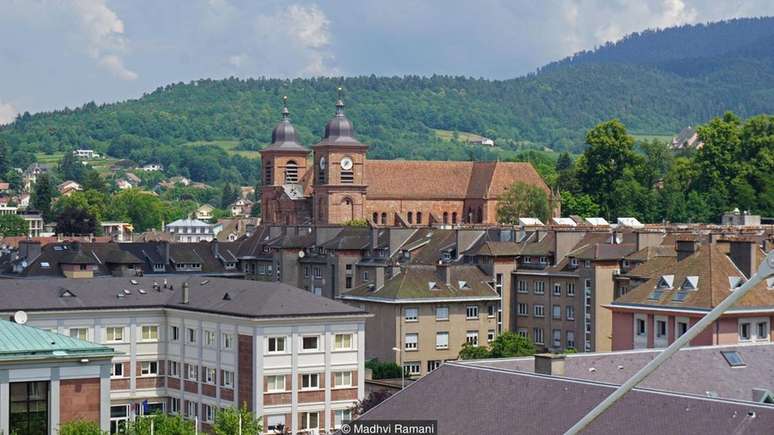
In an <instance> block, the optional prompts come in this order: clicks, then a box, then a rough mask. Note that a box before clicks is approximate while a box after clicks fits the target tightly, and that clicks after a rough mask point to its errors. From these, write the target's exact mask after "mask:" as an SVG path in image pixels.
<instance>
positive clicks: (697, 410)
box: [361, 363, 774, 435]
mask: <svg viewBox="0 0 774 435" xmlns="http://www.w3.org/2000/svg"><path fill="white" fill-rule="evenodd" d="M614 388H615V386H613V385H606V384H601V383H598V382H590V381H573V380H568V379H564V378H559V377H551V376H544V375H536V374H532V373H524V372H516V371H508V370H504V369H497V368H489V367H477V366H473V365H463V364H460V363H447V364H444V365H443V366H441V367H440V368H439V369H436V370H434V371H433V372H431V373H430V374H428V375H426V376H425V377H423V378H421V379H420V380H418V381H417V382H415V383H413V384H411V385H410V386H408V387H407V388H406V389H405V390H403V391H401V392H398V393H397V394H395V395H393V396H391V397H390V398H388V399H387V400H385V401H384V402H382V403H381V404H380V405H378V406H376V407H375V408H373V409H371V410H370V411H368V412H367V413H366V414H365V415H363V417H361V418H362V419H363V420H395V419H416V420H437V421H438V433H441V434H444V435H448V434H460V435H463V434H464V435H468V434H561V433H564V432H565V431H566V430H567V429H569V428H570V427H571V426H572V425H573V424H575V423H576V422H577V421H578V420H580V418H581V417H583V415H585V414H586V413H587V412H588V411H589V410H591V408H593V407H594V406H595V405H596V404H597V403H599V402H601V401H602V400H603V399H604V398H605V397H606V396H608V395H609V394H610V393H612V392H613V390H614ZM772 427H774V407H771V406H767V405H758V404H753V403H743V402H735V401H728V400H721V399H710V398H699V397H694V396H684V395H677V394H672V393H663V392H656V391H652V390H639V389H638V390H634V391H632V392H630V393H629V394H627V395H626V396H624V397H623V398H622V399H621V400H619V401H618V402H617V403H616V404H615V405H613V406H612V407H611V408H610V409H609V410H608V411H607V412H605V413H604V414H602V415H601V416H600V417H599V418H597V419H596V420H595V421H594V422H593V423H592V424H591V425H590V426H589V427H588V428H587V429H586V430H585V431H584V432H583V433H588V434H611V435H613V434H615V435H619V434H708V433H713V434H714V433H718V434H721V433H754V434H758V433H771V428H772Z"/></svg>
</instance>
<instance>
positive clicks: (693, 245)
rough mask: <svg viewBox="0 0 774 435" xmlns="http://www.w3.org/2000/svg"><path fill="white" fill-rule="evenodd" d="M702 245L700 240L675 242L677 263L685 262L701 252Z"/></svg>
mask: <svg viewBox="0 0 774 435" xmlns="http://www.w3.org/2000/svg"><path fill="white" fill-rule="evenodd" d="M700 245H701V244H700V243H699V241H698V240H678V241H677V242H675V251H677V261H683V260H684V259H685V258H687V257H690V256H691V255H693V254H694V253H696V252H697V251H698V250H699V246H700Z"/></svg>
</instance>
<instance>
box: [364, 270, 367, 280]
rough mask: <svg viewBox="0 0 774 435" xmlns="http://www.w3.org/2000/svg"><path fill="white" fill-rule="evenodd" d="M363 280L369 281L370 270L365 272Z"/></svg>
mask: <svg viewBox="0 0 774 435" xmlns="http://www.w3.org/2000/svg"><path fill="white" fill-rule="evenodd" d="M363 281H368V271H367V270H366V271H364V272H363Z"/></svg>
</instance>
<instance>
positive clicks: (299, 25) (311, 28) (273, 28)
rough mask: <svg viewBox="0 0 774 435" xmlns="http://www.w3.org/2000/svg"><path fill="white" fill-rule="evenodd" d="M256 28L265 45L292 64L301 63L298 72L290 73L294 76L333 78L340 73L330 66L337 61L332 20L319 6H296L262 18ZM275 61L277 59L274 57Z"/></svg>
mask: <svg viewBox="0 0 774 435" xmlns="http://www.w3.org/2000/svg"><path fill="white" fill-rule="evenodd" d="M256 28H257V32H258V35H257V37H258V40H259V41H261V43H262V45H264V46H266V45H270V46H276V47H278V48H279V49H280V52H281V53H280V54H281V55H283V57H292V58H293V59H292V61H293V62H301V63H302V65H301V67H300V69H299V70H297V71H288V73H290V74H291V75H293V74H302V75H333V74H336V73H337V72H338V69H337V68H335V67H333V66H331V65H330V64H331V63H332V62H333V61H334V55H333V52H332V51H331V49H330V48H331V47H330V45H331V40H332V36H331V31H330V20H329V19H328V17H327V16H326V15H325V13H324V12H323V11H322V10H320V8H319V7H318V6H317V5H314V4H312V5H310V6H302V5H297V4H293V5H289V6H288V7H286V8H284V9H281V10H279V11H277V12H276V13H275V14H273V15H271V16H266V15H260V16H259V17H258V18H257V20H256ZM264 48H265V47H264ZM272 60H274V61H276V60H277V58H275V57H272ZM281 60H286V59H281Z"/></svg>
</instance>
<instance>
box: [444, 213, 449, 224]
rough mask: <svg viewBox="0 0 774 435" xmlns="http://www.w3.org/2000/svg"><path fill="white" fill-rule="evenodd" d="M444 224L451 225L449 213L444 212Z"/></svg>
mask: <svg viewBox="0 0 774 435" xmlns="http://www.w3.org/2000/svg"><path fill="white" fill-rule="evenodd" d="M443 223H444V224H448V223H449V212H448V211H445V212H443Z"/></svg>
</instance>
